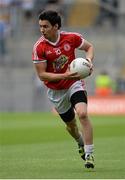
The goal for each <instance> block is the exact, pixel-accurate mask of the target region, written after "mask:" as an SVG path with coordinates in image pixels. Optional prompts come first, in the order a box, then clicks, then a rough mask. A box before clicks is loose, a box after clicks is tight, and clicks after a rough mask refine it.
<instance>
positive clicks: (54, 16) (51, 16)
mask: <svg viewBox="0 0 125 180" xmlns="http://www.w3.org/2000/svg"><path fill="white" fill-rule="evenodd" d="M39 20H47V21H49V22H50V23H51V25H52V26H54V25H55V24H58V29H60V27H61V17H60V15H59V14H58V13H57V12H56V11H51V10H49V11H43V12H41V13H40V15H39Z"/></svg>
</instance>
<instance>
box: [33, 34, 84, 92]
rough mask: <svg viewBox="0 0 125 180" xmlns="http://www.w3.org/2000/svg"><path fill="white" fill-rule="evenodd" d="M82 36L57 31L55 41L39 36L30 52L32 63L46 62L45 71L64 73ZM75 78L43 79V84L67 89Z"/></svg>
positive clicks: (79, 45)
mask: <svg viewBox="0 0 125 180" xmlns="http://www.w3.org/2000/svg"><path fill="white" fill-rule="evenodd" d="M83 43H84V38H83V37H82V35H81V34H79V33H72V32H64V31H59V34H58V39H57V41H56V42H55V43H53V42H51V41H49V40H48V39H45V38H44V36H41V38H39V40H38V41H37V42H36V43H35V45H34V48H33V53H32V60H33V63H41V62H45V61H46V62H47V69H46V72H51V73H64V72H65V71H66V70H67V68H68V65H69V64H70V63H71V61H72V60H73V59H75V49H76V48H80V47H81V46H82V45H83ZM75 81H76V80H59V81H56V82H48V81H45V82H44V84H45V85H46V86H47V87H48V88H51V89H56V90H61V89H68V88H69V87H70V86H71V85H72V84H73V83H74V82H75Z"/></svg>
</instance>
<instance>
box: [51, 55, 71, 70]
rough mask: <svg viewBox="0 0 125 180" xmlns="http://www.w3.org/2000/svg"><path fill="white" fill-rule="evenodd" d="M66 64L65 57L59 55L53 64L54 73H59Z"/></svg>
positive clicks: (66, 58) (66, 59)
mask: <svg viewBox="0 0 125 180" xmlns="http://www.w3.org/2000/svg"><path fill="white" fill-rule="evenodd" d="M67 62H68V57H67V56H65V55H61V56H60V57H59V58H58V59H56V60H55V61H54V62H53V68H54V72H59V71H60V70H61V69H63V67H64V66H65V64H66V63H67Z"/></svg>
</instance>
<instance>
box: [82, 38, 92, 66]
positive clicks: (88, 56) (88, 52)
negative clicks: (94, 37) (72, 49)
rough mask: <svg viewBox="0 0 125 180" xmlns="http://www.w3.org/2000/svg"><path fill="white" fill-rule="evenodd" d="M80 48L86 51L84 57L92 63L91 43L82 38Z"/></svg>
mask: <svg viewBox="0 0 125 180" xmlns="http://www.w3.org/2000/svg"><path fill="white" fill-rule="evenodd" d="M80 50H84V51H85V52H86V59H87V60H88V61H89V62H90V63H92V61H93V58H94V48H93V45H92V44H91V43H90V42H88V41H87V40H84V43H83V45H82V46H81V47H80Z"/></svg>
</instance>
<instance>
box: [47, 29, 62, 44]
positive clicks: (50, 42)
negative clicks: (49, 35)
mask: <svg viewBox="0 0 125 180" xmlns="http://www.w3.org/2000/svg"><path fill="white" fill-rule="evenodd" d="M44 39H45V40H46V41H47V42H49V44H52V45H53V46H56V45H57V43H58V42H59V40H60V31H59V30H58V38H57V40H56V42H52V41H49V40H48V39H46V38H45V37H44Z"/></svg>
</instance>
